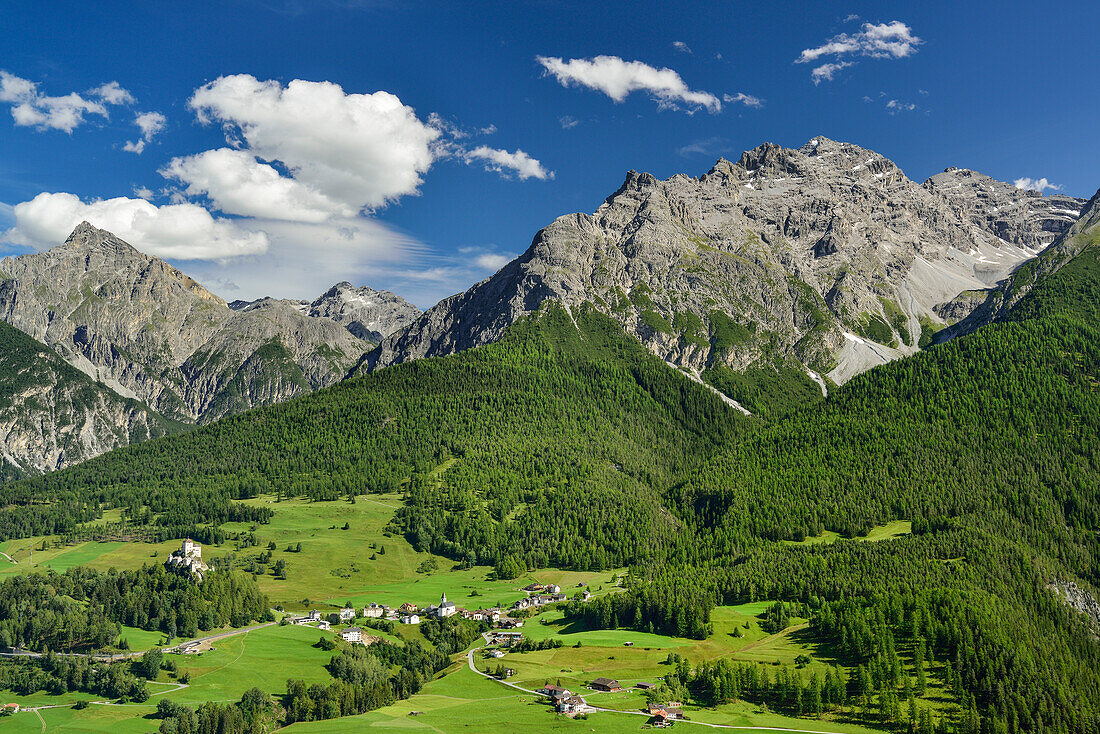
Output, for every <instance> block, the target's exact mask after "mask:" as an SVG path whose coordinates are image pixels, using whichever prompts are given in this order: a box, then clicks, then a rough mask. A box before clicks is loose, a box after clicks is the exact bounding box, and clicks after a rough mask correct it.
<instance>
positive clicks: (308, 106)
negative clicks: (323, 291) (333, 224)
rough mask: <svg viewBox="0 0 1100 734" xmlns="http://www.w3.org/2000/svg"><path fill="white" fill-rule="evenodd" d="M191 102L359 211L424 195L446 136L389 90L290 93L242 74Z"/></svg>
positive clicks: (259, 151)
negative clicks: (437, 146) (437, 145)
mask: <svg viewBox="0 0 1100 734" xmlns="http://www.w3.org/2000/svg"><path fill="white" fill-rule="evenodd" d="M189 104H190V106H191V107H192V109H194V110H195V111H196V112H197V113H198V115H199V119H200V120H202V121H217V122H220V123H222V124H223V125H224V126H225V127H226V128H227V133H228V134H229V135H240V137H241V138H243V142H244V143H245V144H246V145H247V148H248V150H249V152H251V153H253V154H255V155H256V156H257V157H259V158H262V159H264V160H267V161H279V162H281V163H282V164H283V165H284V166H285V167H286V169H287V170H288V171H289V172H290V174H291V176H292V177H293V178H294V179H295V180H297V181H299V182H301V183H302V184H304V185H305V186H306V187H308V188H309V189H310V190H312V191H316V192H318V193H320V194H322V195H324V196H326V197H328V198H329V199H330V200H332V201H336V202H340V203H341V204H344V205H347V206H350V207H354V208H355V209H363V208H375V207H381V206H384V205H386V204H387V203H389V202H392V201H395V200H396V199H398V198H400V197H401V196H405V195H408V194H414V193H416V192H417V189H418V187H419V186H420V184H421V175H422V174H423V173H425V172H426V171H427V170H428V169H429V168H430V167H431V165H432V163H433V161H434V160H435V157H436V156H435V154H434V153H433V150H432V144H433V142H435V141H436V139H437V138H439V136H440V134H441V133H440V131H439V130H438V129H436V128H435V127H432V126H431V125H429V124H426V123H424V122H422V121H421V120H420V119H419V118H418V117H417V116H416V113H415V112H414V111H413V109H412V108H411V107H408V106H406V105H404V104H402V102H401V100H400V99H398V98H397V97H396V96H394V95H392V94H390V93H389V92H375V93H374V94H348V93H345V92H344V90H343V89H342V88H341V87H340V86H339V85H338V84H333V83H332V82H308V81H303V80H301V79H296V80H294V81H292V82H290V83H289V84H287V85H286V86H285V87H283V85H281V84H280V83H279V82H277V81H266V82H261V81H259V80H257V79H256V78H255V77H253V76H250V75H248V74H238V75H235V76H225V77H220V78H218V79H216V80H214V81H213V82H210V83H209V84H207V85H205V86H203V87H200V88H199V89H198V90H196V91H195V94H194V95H193V96H192V97H191V100H190V102H189Z"/></svg>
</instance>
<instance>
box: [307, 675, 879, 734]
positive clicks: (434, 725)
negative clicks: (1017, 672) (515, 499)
mask: <svg viewBox="0 0 1100 734" xmlns="http://www.w3.org/2000/svg"><path fill="white" fill-rule="evenodd" d="M586 698H587V699H588V700H590V701H591V702H592V703H595V704H598V705H601V706H604V705H607V704H613V703H619V704H622V705H623V706H624V707H629V706H633V707H634V709H635V710H638V709H639V708H640V707H641V704H642V701H643V700H644V699H643V698H642V697H641V695H640V694H637V693H633V692H626V693H623V694H591V695H586ZM412 711H418V712H421V713H420V714H419V715H418V716H410V715H409V714H410V712H412ZM706 714H707V715H706V716H705V717H704V715H703V712H698V713H696V712H695V711H692V712H691V713H690V714H689V715H690V716H692V718H695V719H698V720H701V721H703V720H705V721H709V722H712V723H722V724H732V725H739V726H772V727H784V728H788V729H793V730H799V729H812V730H819V731H835V732H839V733H844V734H867V733H869V732H871V731H873V730H871V729H866V728H863V727H858V726H851V725H845V724H838V723H835V722H829V721H818V720H813V719H793V718H790V717H785V716H779V715H776V714H771V713H765V712H759V711H758V710H757V708H756V707H754V706H751V705H750V704H745V703H741V704H734V705H731V706H724V707H722V708H721V709H720V710H717V711H708V712H706ZM646 721H647V717H646V716H640V715H635V714H626V713H622V714H619V713H610V712H608V713H595V714H591V715H590V716H589V717H588V719H587V720H585V721H573V720H570V719H568V718H565V717H560V716H558V715H556V714H555V713H554V712H553V711H552V710H551V709H550V707H549V706H548V705H547V704H546V703H545V702H543V700H542V699H541V698H540V697H536V696H533V695H531V694H524V693H520V692H518V691H515V690H514V689H510V688H507V687H505V686H502V685H500V684H498V683H494V682H493V681H490V680H488V679H486V678H483V677H481V676H478V675H476V674H474V673H472V672H470V671H469V670H468V669H466V668H465V667H463V668H461V669H459V670H456V671H455V672H453V673H450V674H449V675H447V676H446V677H445V678H442V679H439V680H435V681H432V682H431V683H428V684H427V685H426V686H425V687H424V689H423V690H422V691H421V692H420V693H418V694H417V695H415V696H413V697H412V698H410V699H408V700H406V701H399V702H398V703H396V704H394V705H393V706H388V707H386V708H383V709H379V710H377V711H372V712H370V713H367V714H362V715H360V716H352V717H348V718H344V719H336V720H332V721H317V722H310V723H304V724H295V725H294V726H292V727H290V728H289V730H288V731H289V732H292V734H299V733H300V734H328V733H329V732H332V733H333V734H335V733H336V732H411V731H425V732H428V731H434V732H442V733H443V734H450V732H485V733H486V734H497V733H499V734H512V733H513V732H517V731H532V732H535V731H537V732H544V731H546V732H556V731H568V732H598V733H599V734H604V733H606V734H617V733H618V732H638V731H642V729H643V727H644V726H645V723H646ZM681 726H683V725H681ZM689 726H690V725H689ZM748 731H752V730H751V729H750V730H748Z"/></svg>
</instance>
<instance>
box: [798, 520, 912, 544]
mask: <svg viewBox="0 0 1100 734" xmlns="http://www.w3.org/2000/svg"><path fill="white" fill-rule="evenodd" d="M912 531H913V523H912V522H910V521H909V520H891V521H890V522H888V523H886V524H885V525H879V526H877V527H873V528H871V531H870V532H869V533H867V535H865V536H863V537H856V538H853V539H852V540H870V541H876V540H889V539H890V538H896V537H898V536H900V535H908V534H909V533H911V532H912ZM838 540H840V533H837V532H834V531H832V530H826V531H825V532H824V533H822V534H821V535H814V536H811V537H809V538H806V539H805V540H802V541H793V540H784V541H782V542H783V543H787V544H790V545H816V544H818V543H826V544H828V543H835V542H836V541H838Z"/></svg>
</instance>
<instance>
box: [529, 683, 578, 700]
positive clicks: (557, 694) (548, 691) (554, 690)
mask: <svg viewBox="0 0 1100 734" xmlns="http://www.w3.org/2000/svg"><path fill="white" fill-rule="evenodd" d="M535 693H538V694H540V695H543V696H549V697H550V698H552V699H554V702H555V703H556V702H557V701H559V700H561V699H563V698H566V697H567V696H569V695H570V693H571V692H570V691H569V690H568V689H566V688H562V687H561V686H553V685H550V684H549V683H547V684H546V685H544V686H543V687H542V688H539V689H537V690H536V691H535Z"/></svg>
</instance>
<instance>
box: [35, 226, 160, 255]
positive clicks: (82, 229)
mask: <svg viewBox="0 0 1100 734" xmlns="http://www.w3.org/2000/svg"><path fill="white" fill-rule="evenodd" d="M56 249H61V250H67V251H72V252H90V251H96V250H98V251H100V252H102V253H104V254H105V255H108V256H112V257H126V258H141V259H145V255H143V254H142V253H141V252H139V251H138V250H137V249H135V248H134V247H132V246H131V245H129V244H128V243H126V242H123V241H122V240H120V239H119V238H118V237H115V236H114V235H113V234H111V233H110V232H108V231H107V230H105V229H99V228H98V227H96V226H95V225H93V224H91V223H90V222H88V221H87V220H85V221H83V222H81V223H80V224H78V225H76V228H75V229H73V231H72V233H71V234H70V235H69V236H68V237H67V238H66V239H65V242H64V243H62V245H61V246H60V247H59V248H56Z"/></svg>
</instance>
